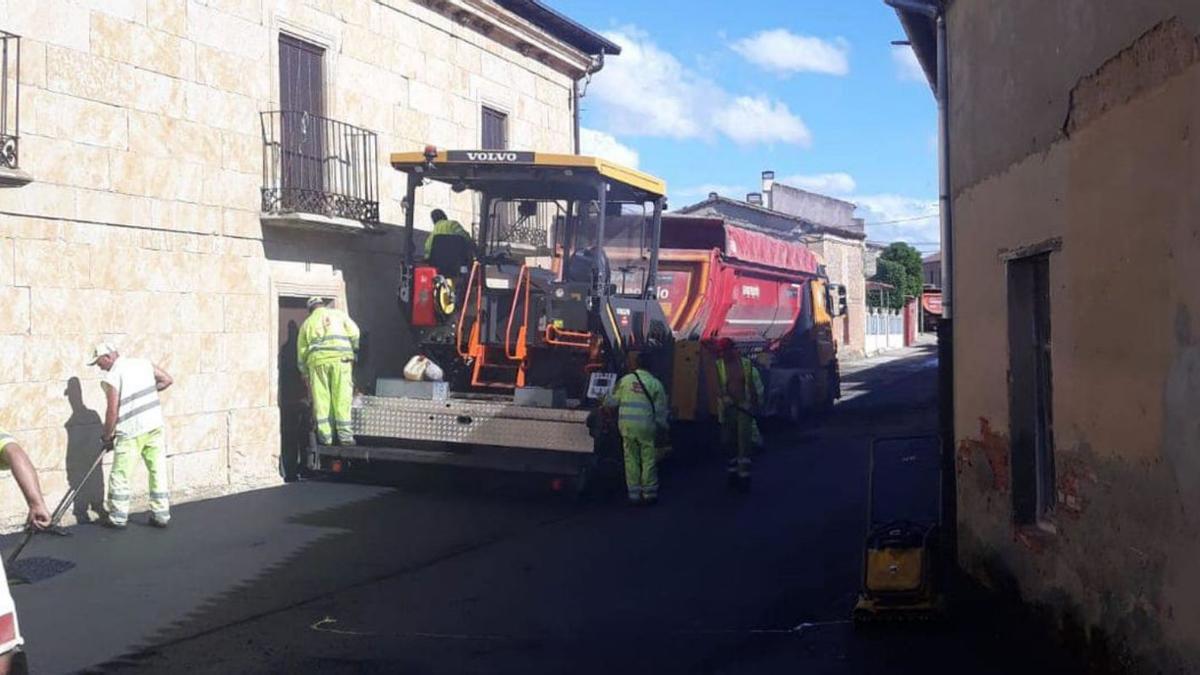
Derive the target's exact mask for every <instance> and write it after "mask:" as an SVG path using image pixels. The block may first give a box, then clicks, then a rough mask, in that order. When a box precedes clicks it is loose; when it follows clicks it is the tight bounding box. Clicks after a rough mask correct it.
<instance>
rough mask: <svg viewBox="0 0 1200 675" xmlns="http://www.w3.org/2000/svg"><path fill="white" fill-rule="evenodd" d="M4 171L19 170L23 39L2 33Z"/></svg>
mask: <svg viewBox="0 0 1200 675" xmlns="http://www.w3.org/2000/svg"><path fill="white" fill-rule="evenodd" d="M0 70H2V71H3V72H2V73H0V169H10V170H16V169H17V168H18V165H19V163H20V162H19V155H18V145H17V144H18V142H19V140H20V136H21V122H20V120H21V37H20V36H19V35H14V34H12V33H9V32H7V31H3V30H0Z"/></svg>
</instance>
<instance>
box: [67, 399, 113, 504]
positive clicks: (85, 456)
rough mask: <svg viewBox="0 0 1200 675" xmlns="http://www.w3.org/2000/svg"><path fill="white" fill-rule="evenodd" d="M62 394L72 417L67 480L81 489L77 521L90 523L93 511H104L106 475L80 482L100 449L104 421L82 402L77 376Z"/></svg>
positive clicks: (68, 443) (69, 430)
mask: <svg viewBox="0 0 1200 675" xmlns="http://www.w3.org/2000/svg"><path fill="white" fill-rule="evenodd" d="M63 393H64V394H65V395H66V397H67V401H68V402H69V403H70V404H71V416H70V417H69V418H68V419H67V422H66V424H65V425H63V426H65V427H66V429H67V483H69V484H70V487H72V488H74V489H77V490H79V494H77V495H76V496H75V506H74V513H75V520H76V521H77V522H80V523H89V522H91V521H92V519H93V518H92V515H91V513H95V514H96V516H100V515H102V514H103V513H104V512H103V510H102V509H103V502H104V478H103V475H102V474H101V475H98V476H92V478H91V479H90V480H89V481H88V482H87V484H86V485H81V483H83V479H84V477H85V476H86V475H87V472H88V469H90V468H91V467H92V463H93V462H95V461H96V454H97V453H99V452H100V432H101V430H102V426H103V423H102V421H101V419H100V414H99V413H97V412H96V411H95V410H92V409H90V408H88V407H87V406H85V405H84V404H83V389H82V388H81V386H80V383H79V378H78V377H72V378H71V379H69V380H67V389H66V391H65V392H63Z"/></svg>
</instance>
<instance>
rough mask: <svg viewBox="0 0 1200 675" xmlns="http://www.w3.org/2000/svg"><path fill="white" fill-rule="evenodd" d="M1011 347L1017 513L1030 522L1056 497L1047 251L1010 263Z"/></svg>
mask: <svg viewBox="0 0 1200 675" xmlns="http://www.w3.org/2000/svg"><path fill="white" fill-rule="evenodd" d="M1008 349H1009V390H1008V391H1009V395H1008V400H1009V432H1010V434H1011V436H1012V460H1011V461H1012V483H1013V484H1012V487H1013V515H1014V517H1015V520H1016V521H1017V522H1018V523H1023V524H1032V523H1036V522H1038V521H1039V520H1041V519H1042V518H1044V517H1045V516H1046V515H1047V514H1049V513H1050V511H1052V510H1053V508H1054V498H1055V497H1054V495H1055V492H1054V426H1053V415H1052V413H1053V405H1052V401H1053V399H1052V389H1051V384H1052V380H1053V378H1052V376H1051V370H1050V363H1051V362H1050V254H1048V253H1046V254H1041V255H1035V256H1030V257H1028V258H1020V259H1017V260H1013V261H1010V262H1009V264H1008Z"/></svg>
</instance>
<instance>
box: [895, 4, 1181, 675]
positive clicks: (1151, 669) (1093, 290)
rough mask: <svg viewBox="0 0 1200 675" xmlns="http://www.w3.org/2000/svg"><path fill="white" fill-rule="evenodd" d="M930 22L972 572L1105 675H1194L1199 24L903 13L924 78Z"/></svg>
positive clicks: (1078, 10) (1021, 11)
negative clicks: (945, 99) (939, 36)
mask: <svg viewBox="0 0 1200 675" xmlns="http://www.w3.org/2000/svg"><path fill="white" fill-rule="evenodd" d="M920 5H929V6H936V7H937V8H943V9H942V11H945V13H946V16H945V18H944V22H945V23H944V25H945V26H947V30H948V33H949V34H948V36H947V42H948V45H949V49H950V53H949V59H948V66H949V72H950V77H951V82H950V86H949V95H950V101H949V105H948V109H949V111H950V112H949V119H948V120H947V124H948V128H949V130H950V136H951V137H950V139H949V140H950V143H949V147H950V157H949V162H948V166H949V169H950V174H951V176H950V178H951V185H950V186H949V194H950V195H951V198H952V200H953V209H952V212H953V214H954V222H953V232H954V239H953V244H954V263H955V265H954V270H953V274H954V278H953V284H952V292H953V297H951V298H946V300H947V301H949V303H950V304H949V308H950V309H951V310H952V312H951V314H952V321H953V337H954V341H953V342H954V345H953V346H954V376H955V378H954V382H953V392H954V394H953V406H954V435H955V441H956V448H957V452H956V461H957V471H956V472H955V473H954V477H955V479H956V481H957V491H958V495H957V496H958V502H957V515H958V518H957V521H958V537H957V542H958V551H959V563H960V565H961V566H962V568H963V569H964V570H965V571H966V572H967V573H968V574H970V575H971V576H973V577H974V578H976V579H978V580H980V581H981V582H982V583H984V584H985V585H989V586H991V587H993V588H996V589H1000V590H1002V591H1004V592H1006V593H1008V594H1011V595H1013V596H1017V597H1019V598H1020V599H1021V600H1022V601H1024V602H1026V603H1029V604H1030V605H1031V606H1033V607H1034V608H1035V610H1036V612H1035V613H1034V614H1035V615H1036V616H1040V617H1045V618H1047V619H1049V620H1050V622H1051V623H1052V628H1053V629H1055V630H1059V631H1061V632H1062V634H1063V635H1064V637H1065V638H1066V639H1067V640H1069V641H1070V642H1071V643H1072V644H1073V645H1074V646H1076V647H1078V648H1079V650H1080V652H1081V653H1085V654H1087V655H1089V656H1098V657H1100V658H1099V659H1098V661H1097V662H1095V663H1090V664H1088V666H1087V667H1086V668H1085V669H1086V670H1087V671H1089V672H1108V671H1109V670H1113V671H1116V672H1127V671H1128V672H1147V673H1200V602H1197V599H1200V574H1197V567H1198V565H1197V562H1196V561H1197V559H1200V425H1198V424H1197V419H1198V417H1200V265H1198V264H1197V261H1200V236H1198V233H1200V229H1198V225H1197V224H1198V223H1200V200H1197V199H1196V196H1197V195H1198V194H1200V172H1197V170H1196V167H1197V165H1198V164H1200V143H1195V142H1193V141H1192V140H1191V137H1192V134H1194V133H1197V131H1198V123H1197V119H1198V118H1197V114H1198V111H1200V86H1198V85H1200V49H1198V48H1197V44H1198V37H1200V6H1198V5H1197V3H1196V1H1195V0H1155V1H1154V2H1094V1H1092V0H1057V1H1055V2H985V1H984V0H954V1H953V2H926V0H915V1H913V0H910V1H909V2H906V3H904V7H905V9H902V10H898V12H899V16H900V19H901V23H902V24H903V27H904V29H905V32H906V33H907V36H908V38H909V40H910V41H911V43H912V45H913V48H914V50H915V52H916V54H917V57H918V60H919V61H920V63H921V65H922V66H923V68H924V70H925V72H926V73H927V74H931V73H934V72H935V70H936V68H935V65H936V63H937V49H936V24H935V22H934V20H933V19H930V18H929V16H928V14H927V13H925V12H923V11H921V10H920V7H919V6H920ZM942 281H946V280H942ZM1013 648H1020V646H1019V645H1013Z"/></svg>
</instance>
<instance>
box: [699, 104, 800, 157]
mask: <svg viewBox="0 0 1200 675" xmlns="http://www.w3.org/2000/svg"><path fill="white" fill-rule="evenodd" d="M712 121H713V126H714V127H715V128H716V129H717V130H718V131H720V132H721V133H723V134H725V135H726V136H728V137H729V138H731V139H733V141H735V142H737V143H742V144H749V143H771V142H774V141H781V142H783V143H793V144H795V145H803V146H805V147H807V146H809V145H811V144H812V134H811V133H810V132H809V131H808V127H807V126H805V124H804V121H803V120H801V119H800V118H799V117H796V116H795V115H793V114H792V111H791V110H788V107H787V105H785V104H783V103H781V102H779V101H771V100H770V99H767V98H765V97H762V96H756V97H753V98H752V97H750V96H738V97H737V98H735V99H733V101H731V102H730V103H729V104H728V105H726V106H724V107H723V108H721V109H719V110H717V111H716V112H714V113H713V120H712Z"/></svg>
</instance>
